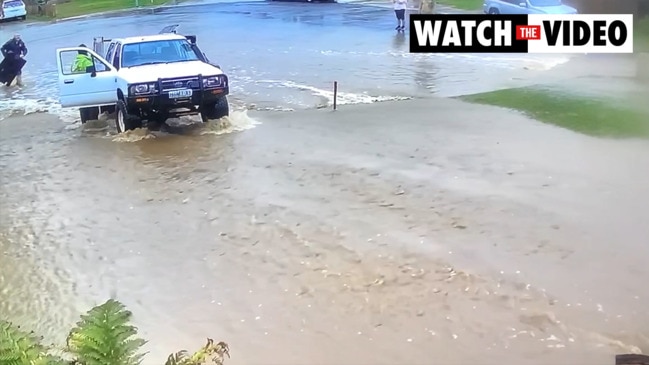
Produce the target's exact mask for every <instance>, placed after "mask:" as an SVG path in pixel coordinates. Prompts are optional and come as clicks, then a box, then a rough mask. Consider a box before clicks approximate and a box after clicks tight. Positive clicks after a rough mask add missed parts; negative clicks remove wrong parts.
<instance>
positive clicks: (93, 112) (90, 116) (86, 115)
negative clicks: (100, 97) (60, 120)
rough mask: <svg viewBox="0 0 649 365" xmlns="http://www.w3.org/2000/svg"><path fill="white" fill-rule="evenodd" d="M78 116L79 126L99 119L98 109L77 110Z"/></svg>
mask: <svg viewBox="0 0 649 365" xmlns="http://www.w3.org/2000/svg"><path fill="white" fill-rule="evenodd" d="M79 116H80V117H81V124H85V123H86V122H87V121H89V120H97V119H99V108H98V107H94V108H79Z"/></svg>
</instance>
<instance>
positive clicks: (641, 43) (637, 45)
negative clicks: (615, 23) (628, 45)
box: [633, 17, 649, 52]
mask: <svg viewBox="0 0 649 365" xmlns="http://www.w3.org/2000/svg"><path fill="white" fill-rule="evenodd" d="M633 31H634V37H633V48H634V50H635V51H636V52H649V17H644V18H642V19H640V20H639V21H638V22H636V24H634V25H633Z"/></svg>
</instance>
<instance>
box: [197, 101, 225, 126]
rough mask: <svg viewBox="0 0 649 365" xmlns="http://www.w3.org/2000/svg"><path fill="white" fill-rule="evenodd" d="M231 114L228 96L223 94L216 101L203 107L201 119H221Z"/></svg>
mask: <svg viewBox="0 0 649 365" xmlns="http://www.w3.org/2000/svg"><path fill="white" fill-rule="evenodd" d="M229 115H230V105H228V97H227V96H222V97H220V98H219V100H217V101H216V102H214V103H210V104H205V105H203V106H202V107H201V119H202V120H203V123H207V122H208V121H210V120H216V119H221V118H223V117H227V116H229Z"/></svg>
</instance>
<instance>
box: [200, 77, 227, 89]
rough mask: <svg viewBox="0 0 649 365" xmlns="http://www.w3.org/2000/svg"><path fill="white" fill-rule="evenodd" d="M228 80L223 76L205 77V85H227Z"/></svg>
mask: <svg viewBox="0 0 649 365" xmlns="http://www.w3.org/2000/svg"><path fill="white" fill-rule="evenodd" d="M225 86H227V85H226V81H225V77H223V76H207V77H203V87H225Z"/></svg>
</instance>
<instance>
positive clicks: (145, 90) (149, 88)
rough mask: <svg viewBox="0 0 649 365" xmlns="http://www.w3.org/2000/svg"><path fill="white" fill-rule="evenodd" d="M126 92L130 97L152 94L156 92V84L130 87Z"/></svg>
mask: <svg viewBox="0 0 649 365" xmlns="http://www.w3.org/2000/svg"><path fill="white" fill-rule="evenodd" d="M128 92H129V94H131V95H142V94H150V93H154V92H156V84H155V83H147V84H135V85H131V86H130V87H129V88H128Z"/></svg>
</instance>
